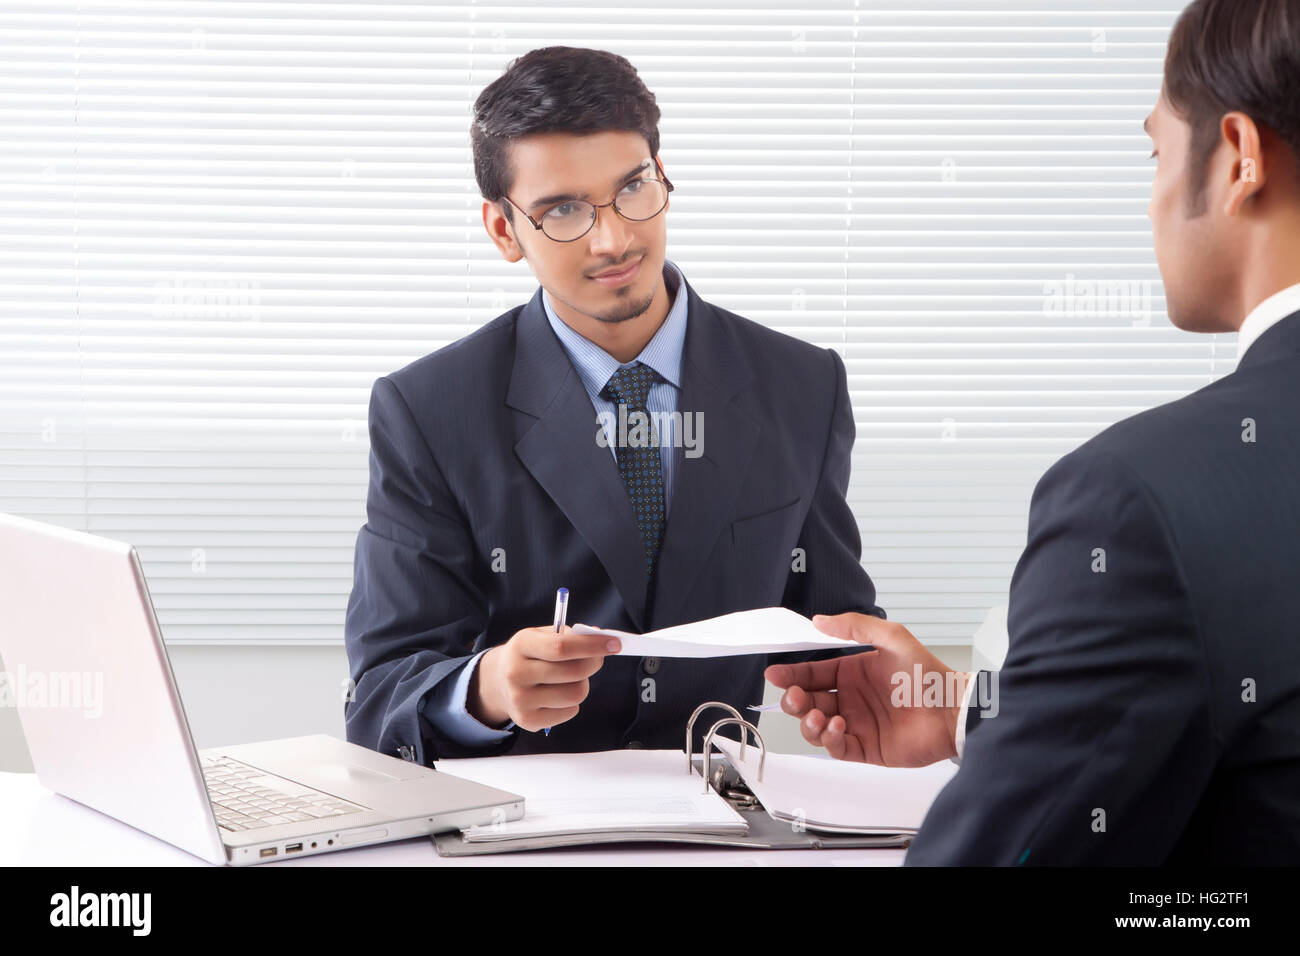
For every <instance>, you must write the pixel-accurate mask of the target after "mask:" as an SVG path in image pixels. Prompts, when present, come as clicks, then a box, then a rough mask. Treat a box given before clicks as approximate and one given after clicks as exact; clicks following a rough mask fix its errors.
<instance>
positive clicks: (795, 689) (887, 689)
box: [763, 613, 969, 767]
mask: <svg viewBox="0 0 1300 956" xmlns="http://www.w3.org/2000/svg"><path fill="white" fill-rule="evenodd" d="M812 620H813V625H814V626H815V627H817V629H818V630H820V631H822V632H823V633H826V634H830V635H831V636H833V637H839V638H843V639H844V640H852V641H856V642H858V643H859V644H874V645H875V648H876V649H875V650H874V651H865V652H863V653H860V654H846V655H843V656H841V657H835V658H831V659H830V660H824V661H809V662H806V663H800V664H773V665H772V666H770V667H768V668H767V670H766V671H765V672H764V675H763V676H764V677H766V678H767V680H768V681H769V682H770V683H772V684H775V685H776V686H777V687H782V688H785V694H784V695H782V697H781V709H782V710H784V711H785V712H786V713H787V714H791V715H793V716H795V717H798V718H799V728H800V730H801V731H802V733H803V737H804V740H807V741H808V742H809V743H811V744H814V745H816V746H819V747H824V748H825V749H826V752H827V753H829V754H830V755H831V756H832V757H835V758H836V759H839V760H854V761H858V762H860V763H874V764H880V765H882V766H886V767H922V766H925V765H926V764H931V763H934V762H935V761H937V760H943V759H944V758H946V757H953V756H956V753H957V749H956V730H957V720H958V717H959V716H960V710H961V699H962V695H963V693H964V692H965V688H966V681H967V679H968V677H969V675H967V674H965V673H962V672H960V671H954V670H953V669H952V668H950V667H948V666H947V665H946V664H944V663H943V661H941V660H939V658H937V657H935V656H934V655H933V654H931V653H930V652H929V651H927V650H926V649H925V647H924V646H923V645H922V644H921V642H920V641H918V640H917V639H916V638H915V637H914V636H913V635H912V633H911V632H910V631H909V630H908V629H907V628H905V627H903V626H902V625H901V624H895V623H894V622H892V621H885V620H881V619H880V618H878V617H872V616H870V615H867V614H857V613H847V614H836V615H833V616H827V615H824V614H819V615H817V616H816V617H814V618H813V619H812ZM917 664H920V665H921V666H920V670H919V674H920V676H921V682H922V686H921V687H914V686H913V685H914V684H915V683H916V681H917V677H918V671H917V668H916V665H917ZM927 675H934V676H927ZM936 684H938V685H939V687H938V689H937V690H936V689H935V685H936ZM927 688H928V689H929V692H928V693H927V692H926V690H927ZM832 691H834V693H832Z"/></svg>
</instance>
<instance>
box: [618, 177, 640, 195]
mask: <svg viewBox="0 0 1300 956" xmlns="http://www.w3.org/2000/svg"><path fill="white" fill-rule="evenodd" d="M644 185H645V180H644V179H634V180H632V181H631V182H630V183H628V184H627V185H626V186H624V187H623V192H625V193H628V194H629V195H635V194H636V193H639V192H640V191H641V187H642V186H644Z"/></svg>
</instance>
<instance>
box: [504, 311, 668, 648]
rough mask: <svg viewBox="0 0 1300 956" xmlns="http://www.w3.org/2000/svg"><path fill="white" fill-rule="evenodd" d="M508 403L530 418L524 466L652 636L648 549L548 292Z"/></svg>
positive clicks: (521, 346)
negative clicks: (548, 305)
mask: <svg viewBox="0 0 1300 956" xmlns="http://www.w3.org/2000/svg"><path fill="white" fill-rule="evenodd" d="M506 404H508V405H509V406H510V407H511V408H515V409H518V410H519V411H521V412H523V413H525V415H527V416H531V417H529V418H525V419H522V420H521V423H520V427H519V430H518V432H517V434H518V440H517V441H516V443H515V452H516V454H517V455H518V456H519V460H520V461H521V462H522V463H523V465H524V467H525V468H527V469H528V471H529V473H530V474H531V475H532V476H533V477H534V478H535V479H536V480H537V482H538V484H540V485H541V486H542V488H544V489H545V490H546V493H547V494H548V495H550V496H551V498H552V500H554V502H555V503H556V505H557V506H558V507H559V508H560V510H561V511H562V512H564V515H565V517H566V518H568V519H569V523H570V524H572V525H573V527H574V529H575V530H577V532H578V534H580V535H582V537H583V539H584V540H585V541H586V542H587V544H588V545H589V546H590V547H591V549H592V551H594V552H595V554H596V556H597V558H599V559H600V563H601V564H602V565H603V566H604V568H605V570H606V572H607V573H608V574H609V577H610V580H611V581H613V582H614V586H615V587H616V588H618V591H619V594H621V595H622V597H623V604H624V605H625V606H626V607H627V611H628V616H629V617H630V618H631V619H632V621H633V623H634V624H635V626H636V629H637V630H638V631H643V630H645V625H646V622H645V610H646V607H645V605H646V586H645V569H644V565H643V562H642V555H643V551H642V547H643V546H642V543H641V534H640V532H639V531H638V530H637V526H636V518H635V516H634V514H633V512H632V503H631V502H630V501H629V500H628V496H627V490H626V489H625V488H624V487H623V482H622V480H621V479H620V478H619V476H618V466H617V464H616V463H615V460H614V455H613V454H612V453H611V451H610V449H609V448H605V447H601V446H600V445H599V444H597V442H596V430H597V428H598V427H599V425H598V422H597V419H596V411H595V409H594V408H593V407H592V404H591V397H590V396H589V395H588V394H587V390H586V388H584V387H583V384H582V380H581V379H580V378H579V377H578V373H577V371H576V370H575V369H574V368H573V363H572V362H570V361H569V356H568V354H567V353H566V352H565V351H564V347H563V346H562V345H561V344H560V341H559V339H558V338H556V336H555V330H554V329H552V328H551V325H550V322H549V321H548V320H547V318H546V312H545V308H544V307H543V305H542V292H541V289H538V290H537V293H536V294H535V295H534V296H533V298H532V300H531V301H530V302H529V303H528V304H527V305H525V306H524V308H523V310H522V311H521V312H520V314H519V319H518V322H517V324H516V327H515V362H514V369H513V371H512V373H511V377H510V387H509V390H508V392H507V395H506ZM593 623H597V624H600V623H603V622H599V621H598V622H593Z"/></svg>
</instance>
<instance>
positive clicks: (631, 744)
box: [627, 740, 645, 750]
mask: <svg viewBox="0 0 1300 956" xmlns="http://www.w3.org/2000/svg"><path fill="white" fill-rule="evenodd" d="M643 746H645V745H644V744H642V743H641V741H639V740H629V741H628V742H627V749H628V750H640V749H641V748H642V747H643Z"/></svg>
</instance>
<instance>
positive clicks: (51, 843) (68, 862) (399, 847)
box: [0, 773, 905, 867]
mask: <svg viewBox="0 0 1300 956" xmlns="http://www.w3.org/2000/svg"><path fill="white" fill-rule="evenodd" d="M904 852H905V851H903V850H899V849H891V850H744V849H718V848H711V847H692V846H675V845H672V844H659V845H654V844H637V845H630V844H629V845H623V846H604V847H588V848H574V849H568V850H547V851H533V852H528V853H502V854H494V855H490V856H482V857H474V858H447V857H441V856H439V855H438V852H437V850H435V849H434V848H433V842H432V841H431V840H430V839H429V838H428V837H419V838H417V839H413V840H400V841H398V842H396V843H385V844H382V845H380V846H369V847H357V848H356V849H352V850H339V851H337V852H335V853H325V854H321V855H320V856H311V857H302V858H301V859H297V860H282V861H280V862H278V863H266V864H259V865H261V866H274V867H285V866H898V865H899V864H900V863H902V861H903V854H904ZM207 865H209V864H207V863H205V862H204V861H203V860H200V859H199V858H198V857H195V856H191V855H190V854H188V853H186V852H184V851H183V850H178V849H176V847H174V846H172V845H171V844H169V843H164V842H163V841H162V840H159V839H157V838H156V837H152V836H150V835H149V834H147V833H144V832H142V831H140V830H136V829H135V828H133V827H130V826H127V825H126V824H124V823H120V822H118V821H117V820H114V819H113V818H112V817H109V816H105V815H104V814H102V813H100V812H99V811H97V810H91V809H90V808H89V807H86V806H83V805H82V804H80V803H77V802H76V801H74V800H69V799H68V798H66V797H63V796H60V795H59V794H57V793H53V792H51V791H49V790H46V789H45V788H44V787H42V786H41V785H40V783H39V782H38V781H37V779H36V775H35V774H31V773H0V867H6V866H207Z"/></svg>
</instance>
